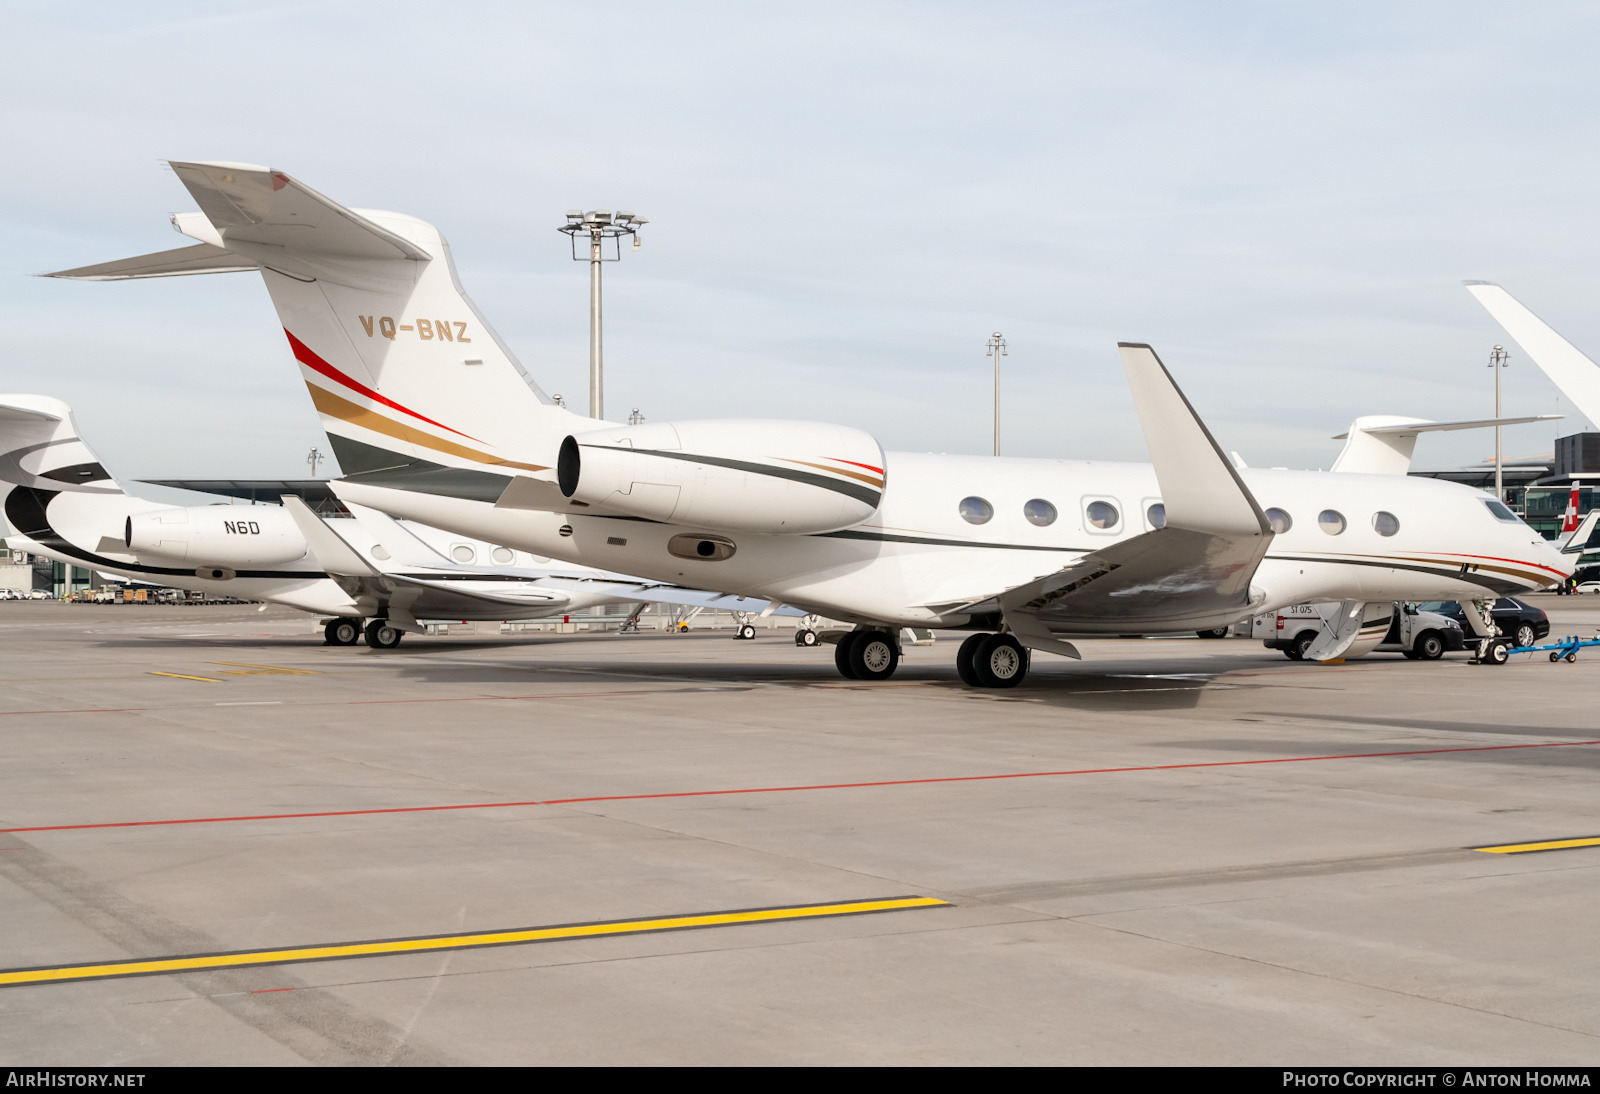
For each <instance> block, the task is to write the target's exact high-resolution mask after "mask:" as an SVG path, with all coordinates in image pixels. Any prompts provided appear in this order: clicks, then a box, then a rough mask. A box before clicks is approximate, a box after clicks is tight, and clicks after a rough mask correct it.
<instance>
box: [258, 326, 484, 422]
mask: <svg viewBox="0 0 1600 1094" xmlns="http://www.w3.org/2000/svg"><path fill="white" fill-rule="evenodd" d="M283 333H284V334H287V335H288V336H289V348H290V349H292V350H294V359H295V360H296V361H299V362H300V363H301V364H302V365H304V366H306V368H308V369H310V370H311V371H313V372H320V373H321V374H322V375H324V376H326V377H327V378H328V379H330V380H334V381H336V382H338V383H341V384H343V385H344V386H345V387H347V388H349V389H350V390H351V391H354V392H357V393H359V394H361V395H365V396H366V397H367V398H369V399H372V400H374V401H376V402H380V403H382V404H383V405H384V406H386V407H389V408H391V409H393V410H398V411H399V412H400V413H402V414H409V415H411V416H412V417H413V418H415V419H416V420H417V421H419V422H427V423H428V424H429V425H436V426H438V427H439V428H440V429H442V430H444V431H445V432H447V433H454V434H455V435H456V436H457V437H465V438H467V440H469V441H478V443H479V444H488V443H489V442H488V441H482V440H478V438H477V437H474V436H472V434H470V433H463V432H461V430H459V429H451V428H450V427H449V426H447V425H445V424H444V423H443V422H436V421H434V420H433V419H432V418H428V417H424V416H423V415H421V414H418V413H417V412H416V411H415V410H412V409H410V408H409V407H403V406H401V405H400V404H399V403H397V402H395V401H394V400H393V399H386V398H384V397H383V396H382V395H379V394H378V393H377V392H376V391H373V390H372V389H371V388H370V387H368V386H367V385H366V384H363V383H361V382H359V381H357V380H354V379H351V378H350V377H349V376H346V375H345V374H344V373H342V372H340V371H339V370H338V369H336V368H334V367H333V366H332V365H330V364H328V362H326V361H324V360H323V359H322V358H320V357H318V356H317V355H316V354H315V353H312V352H311V347H310V346H308V345H306V344H305V343H304V342H302V341H300V339H298V338H296V337H295V336H294V335H293V334H292V333H290V331H289V328H288V327H285V328H284V329H283Z"/></svg>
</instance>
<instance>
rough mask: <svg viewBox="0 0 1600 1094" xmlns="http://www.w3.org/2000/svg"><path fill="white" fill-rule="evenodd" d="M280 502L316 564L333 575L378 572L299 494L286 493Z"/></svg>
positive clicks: (365, 575) (360, 575)
mask: <svg viewBox="0 0 1600 1094" xmlns="http://www.w3.org/2000/svg"><path fill="white" fill-rule="evenodd" d="M282 501H283V507H284V508H285V509H287V510H289V515H290V516H291V517H293V518H294V523H295V527H297V528H299V529H300V534H301V535H302V536H305V537H306V546H308V547H310V548H311V554H312V555H313V556H315V558H316V560H317V565H319V566H321V567H322V568H323V569H324V570H326V571H327V572H328V573H330V574H333V575H334V576H336V577H371V576H372V575H373V574H376V573H377V572H378V571H377V570H376V569H374V568H373V567H372V566H371V565H370V564H368V562H367V560H366V559H364V558H362V557H361V556H360V555H358V554H357V553H356V551H355V548H353V547H351V546H350V545H349V544H348V543H346V542H345V541H344V540H343V539H342V538H340V536H339V533H337V532H335V531H334V530H333V529H332V528H329V527H328V526H327V525H326V524H325V523H323V520H322V518H321V517H319V516H317V514H315V513H313V512H312V511H311V507H310V506H309V505H307V504H306V503H305V502H304V501H303V500H302V499H301V498H300V497H299V496H298V495H295V494H285V495H283V498H282Z"/></svg>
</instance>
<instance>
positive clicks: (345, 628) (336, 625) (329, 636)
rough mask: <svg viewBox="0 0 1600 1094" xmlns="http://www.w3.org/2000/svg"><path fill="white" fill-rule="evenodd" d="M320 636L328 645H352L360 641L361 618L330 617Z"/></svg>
mask: <svg viewBox="0 0 1600 1094" xmlns="http://www.w3.org/2000/svg"><path fill="white" fill-rule="evenodd" d="M322 637H323V639H324V640H325V641H326V642H327V644H328V645H330V646H353V645H355V644H356V643H357V642H359V641H361V620H359V619H330V620H328V625H327V626H326V627H323V628H322Z"/></svg>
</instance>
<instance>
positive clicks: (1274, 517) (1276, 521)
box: [1266, 509, 1294, 536]
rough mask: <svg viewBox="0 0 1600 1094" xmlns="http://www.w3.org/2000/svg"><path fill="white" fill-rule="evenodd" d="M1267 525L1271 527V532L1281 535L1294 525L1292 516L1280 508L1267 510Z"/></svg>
mask: <svg viewBox="0 0 1600 1094" xmlns="http://www.w3.org/2000/svg"><path fill="white" fill-rule="evenodd" d="M1266 515H1267V526H1268V527H1270V528H1271V529H1272V534H1273V535H1275V536H1281V535H1283V533H1285V532H1287V531H1288V530H1289V529H1291V528H1293V527H1294V518H1293V517H1291V516H1290V515H1289V514H1288V513H1285V512H1284V511H1283V510H1282V509H1268V510H1267V514H1266Z"/></svg>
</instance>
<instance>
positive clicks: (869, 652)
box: [850, 631, 900, 680]
mask: <svg viewBox="0 0 1600 1094" xmlns="http://www.w3.org/2000/svg"><path fill="white" fill-rule="evenodd" d="M899 667H900V649H899V647H897V646H896V645H895V643H894V635H892V634H887V633H885V632H883V631H863V632H861V633H860V634H859V636H858V637H857V638H856V640H855V641H854V642H852V643H851V644H850V668H851V669H852V670H853V672H854V675H855V678H856V679H857V680H887V679H889V677H891V676H893V675H894V670H895V669H897V668H899Z"/></svg>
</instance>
